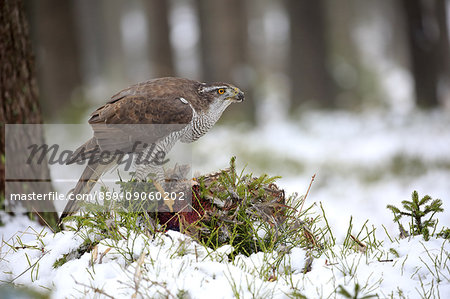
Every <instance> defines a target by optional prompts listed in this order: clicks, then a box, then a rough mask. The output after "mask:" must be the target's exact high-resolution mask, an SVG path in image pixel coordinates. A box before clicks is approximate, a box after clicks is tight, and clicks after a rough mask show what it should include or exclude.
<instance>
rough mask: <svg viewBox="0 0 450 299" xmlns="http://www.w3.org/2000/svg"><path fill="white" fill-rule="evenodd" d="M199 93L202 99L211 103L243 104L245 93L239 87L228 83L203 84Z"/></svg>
mask: <svg viewBox="0 0 450 299" xmlns="http://www.w3.org/2000/svg"><path fill="white" fill-rule="evenodd" d="M198 93H199V94H200V95H201V97H202V98H207V99H208V100H210V101H211V102H224V103H229V104H231V103H233V102H242V101H243V100H244V93H243V92H242V91H241V90H240V89H239V88H237V87H235V86H233V85H231V84H228V83H212V84H202V85H201V86H200V87H199V90H198Z"/></svg>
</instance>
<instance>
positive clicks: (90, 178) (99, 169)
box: [59, 162, 113, 223]
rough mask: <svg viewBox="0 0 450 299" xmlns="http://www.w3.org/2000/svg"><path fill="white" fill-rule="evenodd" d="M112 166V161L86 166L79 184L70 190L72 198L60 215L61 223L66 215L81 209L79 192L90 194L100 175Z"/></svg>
mask: <svg viewBox="0 0 450 299" xmlns="http://www.w3.org/2000/svg"><path fill="white" fill-rule="evenodd" d="M112 166H113V165H112V163H110V164H101V163H99V162H96V163H92V164H89V165H87V166H86V168H85V169H84V171H83V174H82V175H81V177H80V179H79V180H78V183H77V185H76V186H75V188H74V189H73V190H72V191H71V192H70V193H71V194H70V196H71V198H70V199H69V202H68V203H67V204H66V206H65V208H64V211H63V212H62V214H61V216H60V217H59V223H61V221H62V220H63V219H64V218H65V217H67V216H69V215H72V214H75V213H76V212H77V211H78V210H79V209H80V200H77V199H76V196H77V195H79V194H89V192H91V190H92V188H94V186H95V184H96V183H97V181H98V179H99V178H100V176H101V175H102V174H103V173H105V172H106V171H107V170H108V169H109V168H111V167H112Z"/></svg>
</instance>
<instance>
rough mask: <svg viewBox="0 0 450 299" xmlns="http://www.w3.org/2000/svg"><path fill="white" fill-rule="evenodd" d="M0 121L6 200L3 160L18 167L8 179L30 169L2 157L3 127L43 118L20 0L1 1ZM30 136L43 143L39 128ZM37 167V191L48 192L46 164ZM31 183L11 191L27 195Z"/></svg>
mask: <svg viewBox="0 0 450 299" xmlns="http://www.w3.org/2000/svg"><path fill="white" fill-rule="evenodd" d="M0 86H1V93H0V102H1V109H0V119H1V124H2V134H1V146H0V150H1V160H0V168H1V171H0V176H1V182H2V183H1V190H0V197H2V198H5V184H6V176H5V158H7V159H11V162H12V165H17V167H13V168H11V169H8V173H9V174H10V175H11V177H22V175H23V173H21V172H23V171H29V170H30V168H27V169H26V170H24V169H23V168H22V167H21V164H20V163H18V164H15V163H14V159H15V158H16V157H15V156H14V155H10V156H8V157H5V150H6V147H5V146H6V145H5V124H40V123H42V118H41V114H40V108H39V103H38V93H37V84H36V77H35V70H34V60H33V56H32V51H31V45H30V41H29V36H28V28H27V24H26V20H25V17H24V13H23V5H22V2H21V1H20V0H8V1H0ZM36 128H37V130H36V131H35V132H34V133H35V134H33V135H34V136H28V137H29V138H33V139H34V140H40V141H41V143H43V142H42V141H43V135H42V133H43V132H42V131H40V130H39V127H36ZM12 137H13V138H12V139H9V140H8V144H7V146H8V148H9V150H11V151H15V150H16V148H18V147H20V146H21V141H22V140H20V139H18V140H17V139H16V138H15V136H12ZM39 166H40V167H36V168H32V169H31V170H32V171H34V172H35V173H34V177H38V178H42V179H43V181H41V182H39V187H38V189H39V190H40V191H42V192H50V191H51V190H52V186H51V183H50V181H48V180H49V178H50V173H49V169H48V166H47V164H40V165H39ZM33 184H34V183H33V182H17V184H15V183H14V184H12V185H11V186H12V188H13V190H9V191H12V192H15V193H16V192H17V193H20V192H26V189H28V190H35V188H34V187H35V186H33ZM42 204H45V205H47V204H48V205H47V206H41V207H40V208H41V211H46V212H45V213H42V214H41V215H43V216H44V217H45V218H47V220H48V221H49V222H50V223H52V224H55V223H56V221H57V218H58V217H57V214H56V212H55V211H54V208H53V204H52V203H51V202H43V203H42Z"/></svg>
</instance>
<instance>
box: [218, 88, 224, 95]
mask: <svg viewBox="0 0 450 299" xmlns="http://www.w3.org/2000/svg"><path fill="white" fill-rule="evenodd" d="M217 92H218V93H219V94H224V93H225V89H223V88H221V89H219V90H217Z"/></svg>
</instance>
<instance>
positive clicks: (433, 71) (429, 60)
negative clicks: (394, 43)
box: [402, 0, 449, 108]
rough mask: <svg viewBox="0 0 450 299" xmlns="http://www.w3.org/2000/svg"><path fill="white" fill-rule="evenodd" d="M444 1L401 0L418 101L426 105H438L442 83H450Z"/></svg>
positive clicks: (418, 103)
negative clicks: (449, 81)
mask: <svg viewBox="0 0 450 299" xmlns="http://www.w3.org/2000/svg"><path fill="white" fill-rule="evenodd" d="M445 2H446V1H445V0H436V1H427V0H402V4H403V10H404V12H405V19H406V30H407V35H408V42H409V48H410V61H411V72H412V75H413V77H414V86H415V94H416V101H417V105H418V106H420V107H423V108H431V107H436V106H438V105H439V94H438V90H439V84H440V82H443V81H444V82H445V81H447V83H448V76H449V75H448V72H449V67H448V65H449V46H448V30H447V24H446V5H445ZM444 76H445V77H446V78H445V79H444V78H443V77H444ZM447 88H448V87H447Z"/></svg>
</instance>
